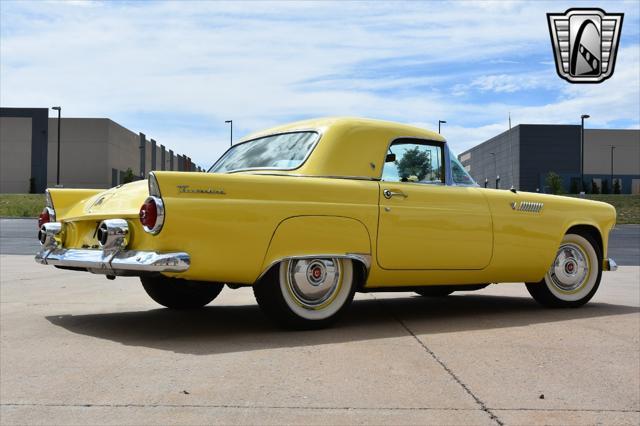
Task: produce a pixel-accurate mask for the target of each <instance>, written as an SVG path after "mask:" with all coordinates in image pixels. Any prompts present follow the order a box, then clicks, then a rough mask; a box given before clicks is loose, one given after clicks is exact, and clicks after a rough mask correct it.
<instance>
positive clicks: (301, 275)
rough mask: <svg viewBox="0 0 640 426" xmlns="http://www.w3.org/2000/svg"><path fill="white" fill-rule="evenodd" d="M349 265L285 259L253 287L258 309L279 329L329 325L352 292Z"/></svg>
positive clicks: (348, 262)
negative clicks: (277, 324)
mask: <svg viewBox="0 0 640 426" xmlns="http://www.w3.org/2000/svg"><path fill="white" fill-rule="evenodd" d="M354 277H355V275H354V268H353V262H352V261H351V260H349V259H340V258H309V259H306V258H305V259H289V260H285V261H283V262H281V263H280V264H279V265H277V266H275V267H273V268H272V269H271V270H270V271H269V272H268V273H267V274H266V275H265V276H264V277H263V279H262V280H260V282H258V283H256V285H255V286H254V287H253V293H254V295H255V297H256V300H257V301H258V305H260V308H261V309H262V310H263V311H264V312H265V313H266V314H267V316H269V317H271V318H272V319H273V320H275V321H276V322H277V323H279V324H280V325H282V326H284V327H286V328H293V329H317V328H323V327H326V326H328V325H330V324H331V323H333V322H334V321H335V320H336V319H337V318H338V317H339V316H340V315H341V314H342V313H343V312H344V311H345V310H346V308H347V307H348V306H349V304H350V303H351V301H352V300H353V295H354V292H355V287H356V286H355V282H356V280H355V278H354Z"/></svg>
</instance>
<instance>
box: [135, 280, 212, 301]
mask: <svg viewBox="0 0 640 426" xmlns="http://www.w3.org/2000/svg"><path fill="white" fill-rule="evenodd" d="M140 281H141V282H142V287H144V290H145V291H146V292H147V294H148V295H149V296H150V297H151V298H152V299H153V300H155V301H156V302H158V303H159V304H161V305H162V306H166V307H167V308H170V309H197V308H202V307H203V306H205V305H206V304H208V303H209V302H211V301H212V300H213V299H215V298H216V297H217V296H218V295H219V294H220V292H221V291H222V288H223V287H224V285H223V284H218V283H208V282H202V281H188V280H183V279H179V278H169V277H165V276H162V275H159V276H153V277H140Z"/></svg>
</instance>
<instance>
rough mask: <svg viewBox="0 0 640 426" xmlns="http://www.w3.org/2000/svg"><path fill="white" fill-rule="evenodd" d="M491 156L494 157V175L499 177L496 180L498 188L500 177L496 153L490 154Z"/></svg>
mask: <svg viewBox="0 0 640 426" xmlns="http://www.w3.org/2000/svg"><path fill="white" fill-rule="evenodd" d="M489 155H492V156H493V173H495V174H496V176H498V178H497V179H496V188H498V180H500V176H499V175H498V166H497V164H496V153H495V152H490V153H489Z"/></svg>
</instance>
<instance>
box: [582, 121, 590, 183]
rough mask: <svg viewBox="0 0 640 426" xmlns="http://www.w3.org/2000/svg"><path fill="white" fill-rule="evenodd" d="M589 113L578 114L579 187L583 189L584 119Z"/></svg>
mask: <svg viewBox="0 0 640 426" xmlns="http://www.w3.org/2000/svg"><path fill="white" fill-rule="evenodd" d="M590 117H591V116H590V115H589V114H582V115H581V116H580V188H582V190H583V191H584V190H585V189H584V120H585V119H586V118H590Z"/></svg>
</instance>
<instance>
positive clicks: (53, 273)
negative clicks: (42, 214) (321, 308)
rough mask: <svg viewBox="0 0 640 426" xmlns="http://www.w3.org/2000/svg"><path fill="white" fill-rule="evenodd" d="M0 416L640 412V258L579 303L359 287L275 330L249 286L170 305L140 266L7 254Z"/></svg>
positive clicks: (307, 418)
mask: <svg viewBox="0 0 640 426" xmlns="http://www.w3.org/2000/svg"><path fill="white" fill-rule="evenodd" d="M0 267H1V271H2V273H1V276H0V301H1V304H0V337H1V338H0V423H2V424H24V423H33V424H45V423H47V424H51V423H54V424H88V423H92V424H93V423H99V424H122V423H127V424H157V423H163V424H164V423H167V424H199V423H211V424H229V423H236V424H238V423H241V424H282V423H306V424H425V423H426V424H507V425H516V424H594V423H598V424H638V423H640V350H639V349H638V348H639V344H640V342H639V336H640V308H639V307H640V290H639V282H640V268H639V267H637V266H632V267H624V266H623V267H621V268H620V270H619V271H618V272H615V273H605V274H604V277H603V282H602V285H601V288H600V290H599V292H598V293H597V295H596V297H595V298H594V300H593V301H592V302H591V303H590V304H588V305H587V306H585V307H583V308H580V309H569V310H548V309H543V308H541V307H539V306H538V305H537V304H536V303H535V302H534V301H533V300H532V299H531V298H530V297H529V295H528V293H527V292H526V290H525V288H524V286H522V285H520V284H504V285H500V286H490V287H488V288H486V289H483V290H481V291H478V292H470V293H460V294H454V295H453V296H449V297H447V298H443V299H428V298H422V297H416V296H414V295H413V294H411V293H397V294H393V293H378V294H363V295H358V296H357V299H356V301H355V302H354V304H353V305H352V307H351V309H350V311H349V312H348V314H347V315H346V316H345V317H344V318H343V319H342V321H341V322H340V323H339V324H338V325H337V326H336V327H335V328H332V329H328V330H320V331H315V332H288V331H281V330H278V329H275V328H273V327H272V326H271V325H270V324H269V323H268V322H267V321H265V318H264V317H263V315H262V314H261V312H260V310H259V309H258V307H257V305H256V304H255V302H254V300H253V295H252V293H251V290H250V289H239V290H230V289H225V290H224V291H223V292H222V294H221V296H220V297H219V298H218V299H216V300H215V301H214V302H213V303H212V304H211V305H210V306H209V307H207V308H205V309H203V310H201V311H198V312H171V311H168V310H166V309H161V308H160V307H159V306H158V305H156V304H154V302H152V301H151V300H150V299H149V298H148V297H147V296H146V294H145V293H144V291H143V289H142V288H141V286H140V284H139V282H138V281H137V279H135V278H118V279H116V280H115V281H107V280H106V279H105V278H104V277H102V276H97V275H91V274H88V273H87V274H84V273H75V272H68V271H62V270H57V269H54V268H50V267H44V266H39V265H36V264H35V263H33V260H32V257H31V256H20V255H2V256H0Z"/></svg>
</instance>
